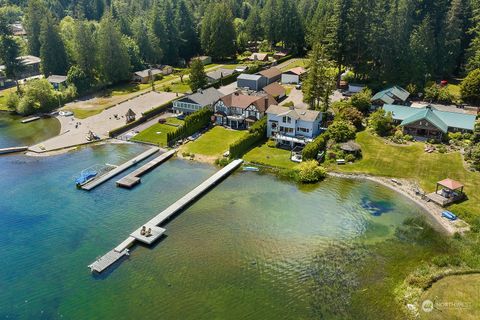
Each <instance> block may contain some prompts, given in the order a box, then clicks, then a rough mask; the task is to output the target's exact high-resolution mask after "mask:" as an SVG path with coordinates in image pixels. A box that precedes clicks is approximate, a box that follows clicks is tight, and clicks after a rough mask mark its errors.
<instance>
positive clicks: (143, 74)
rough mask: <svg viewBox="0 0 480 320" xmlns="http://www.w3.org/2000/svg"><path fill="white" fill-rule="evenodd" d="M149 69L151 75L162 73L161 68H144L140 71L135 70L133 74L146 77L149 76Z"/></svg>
mask: <svg viewBox="0 0 480 320" xmlns="http://www.w3.org/2000/svg"><path fill="white" fill-rule="evenodd" d="M149 71H151V72H152V76H154V75H156V74H160V73H162V70H160V69H156V68H153V69H145V70H142V71H137V72H135V75H136V76H139V77H141V78H146V77H148V76H150V74H149Z"/></svg>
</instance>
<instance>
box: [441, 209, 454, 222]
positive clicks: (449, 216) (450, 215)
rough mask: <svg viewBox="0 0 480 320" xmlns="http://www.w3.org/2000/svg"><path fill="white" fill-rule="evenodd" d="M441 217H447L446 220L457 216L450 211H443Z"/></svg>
mask: <svg viewBox="0 0 480 320" xmlns="http://www.w3.org/2000/svg"><path fill="white" fill-rule="evenodd" d="M442 217H444V218H447V219H448V220H452V221H454V220H457V216H456V215H455V214H453V213H452V212H450V211H443V212H442Z"/></svg>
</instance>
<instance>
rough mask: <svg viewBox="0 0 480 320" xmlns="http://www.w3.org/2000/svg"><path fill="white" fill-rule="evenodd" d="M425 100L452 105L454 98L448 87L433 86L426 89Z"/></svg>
mask: <svg viewBox="0 0 480 320" xmlns="http://www.w3.org/2000/svg"><path fill="white" fill-rule="evenodd" d="M425 99H427V100H430V101H436V102H444V103H452V101H453V99H454V97H453V95H452V94H451V93H450V91H448V89H447V87H441V86H439V85H437V84H433V85H431V86H430V87H426V88H425Z"/></svg>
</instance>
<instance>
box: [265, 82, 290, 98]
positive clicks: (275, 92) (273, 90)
mask: <svg viewBox="0 0 480 320" xmlns="http://www.w3.org/2000/svg"><path fill="white" fill-rule="evenodd" d="M263 91H264V92H265V93H267V94H269V95H271V96H272V97H274V98H275V99H276V100H277V101H280V100H282V99H283V98H285V97H286V96H287V90H285V88H284V87H283V86H282V85H281V84H280V83H278V82H274V83H271V84H269V85H268V86H266V87H264V88H263Z"/></svg>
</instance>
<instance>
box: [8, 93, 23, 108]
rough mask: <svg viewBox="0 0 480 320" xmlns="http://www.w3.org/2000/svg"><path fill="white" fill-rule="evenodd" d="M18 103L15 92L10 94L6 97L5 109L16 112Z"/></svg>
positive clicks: (18, 99) (18, 98)
mask: <svg viewBox="0 0 480 320" xmlns="http://www.w3.org/2000/svg"><path fill="white" fill-rule="evenodd" d="M19 103H20V97H19V96H18V94H17V93H16V92H12V93H10V94H9V95H8V96H7V102H6V104H7V108H8V109H10V110H17V107H18V104H19Z"/></svg>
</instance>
